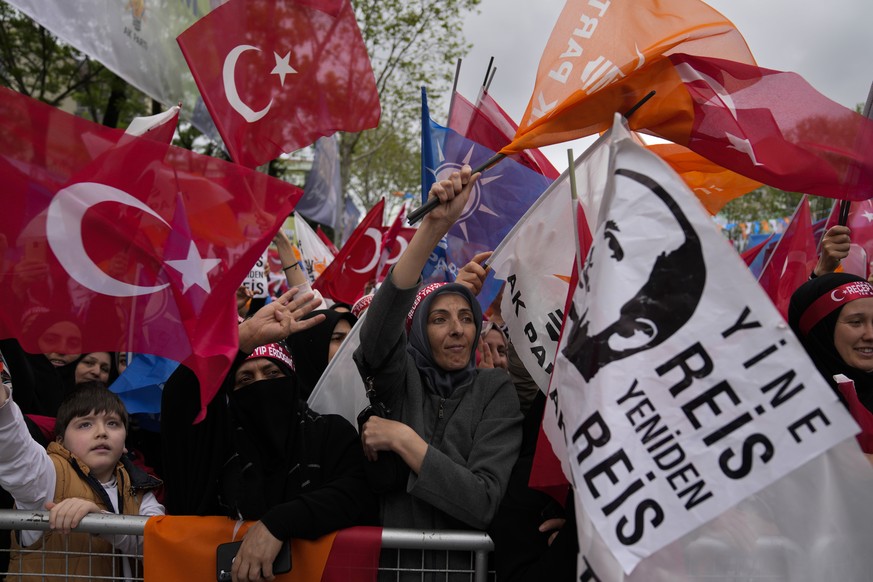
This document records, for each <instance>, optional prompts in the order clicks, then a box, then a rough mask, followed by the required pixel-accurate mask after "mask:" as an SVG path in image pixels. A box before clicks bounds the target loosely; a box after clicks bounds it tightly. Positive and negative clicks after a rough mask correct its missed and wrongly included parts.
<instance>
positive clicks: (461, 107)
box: [449, 91, 560, 180]
mask: <svg viewBox="0 0 873 582" xmlns="http://www.w3.org/2000/svg"><path fill="white" fill-rule="evenodd" d="M451 109H452V116H451V118H450V119H449V128H450V129H453V130H455V131H457V132H458V133H459V134H461V135H462V136H464V137H466V138H467V139H469V140H471V141H474V142H476V143H478V144H480V145H483V146H485V147H487V148H488V149H490V150H493V151H495V152H496V151H500V150H501V149H502V148H503V146H505V145H506V144H508V143H509V142H510V141H512V138H513V136H515V132H516V131H517V130H518V125H517V124H516V123H515V122H514V121H513V120H512V118H511V117H509V114H508V113H506V112H505V111H504V110H503V109H502V108H501V107H500V105H498V104H497V101H495V100H494V98H493V97H491V95H489V94H488V92H487V91H482V93H481V94H480V95H479V103H478V104H477V105H473V104H472V103H470V102H469V101H467V100H466V99H465V98H464V97H463V96H462V95H461V94H460V93H458V92H455V93H454V94H453V95H452V108H451ZM510 157H511V158H512V159H513V160H515V161H516V162H518V163H520V164H523V165H525V166H527V167H528V168H530V169H531V170H533V171H534V172H536V173H538V174H542V175H543V176H545V177H546V178H549V179H551V180H554V179H555V178H557V177H558V176H559V175H560V173H559V172H558V171H557V170H556V169H555V167H554V166H553V165H552V163H551V162H550V161H549V159H548V158H547V157H546V156H545V155H544V154H543V153H542V152H541V151H540V150H538V149H536V148H531V149H529V150H525V151H522V152H519V153H518V154H514V155H512V156H510Z"/></svg>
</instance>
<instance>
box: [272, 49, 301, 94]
mask: <svg viewBox="0 0 873 582" xmlns="http://www.w3.org/2000/svg"><path fill="white" fill-rule="evenodd" d="M273 56H274V57H276V66H275V67H273V70H272V71H270V74H271V75H279V83H281V85H282V86H283V87H284V86H285V75H296V74H297V71H296V70H294V67H292V66H291V64H290V63H289V62H288V61H289V59H290V58H291V51H288V52H287V53H285V56H284V57H280V56H279V53H275V52H274V53H273Z"/></svg>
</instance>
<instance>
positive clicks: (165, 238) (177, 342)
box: [0, 89, 302, 409]
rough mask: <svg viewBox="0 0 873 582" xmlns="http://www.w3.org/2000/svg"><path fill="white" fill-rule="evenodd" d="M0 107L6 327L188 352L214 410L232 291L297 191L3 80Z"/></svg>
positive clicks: (91, 345)
mask: <svg viewBox="0 0 873 582" xmlns="http://www.w3.org/2000/svg"><path fill="white" fill-rule="evenodd" d="M0 119H2V130H0V179H2V183H3V184H4V189H5V190H4V196H3V202H4V211H3V212H2V213H0V239H2V241H3V242H5V247H6V249H5V252H4V253H3V254H2V255H0V256H2V261H0V283H2V284H0V303H2V305H3V309H2V310H0V337H16V338H18V339H19V341H20V342H21V344H22V346H23V347H24V349H25V350H27V351H29V352H32V353H44V352H46V351H47V350H46V349H43V348H42V347H41V346H42V344H43V340H44V334H45V333H48V332H51V330H52V328H54V327H56V326H58V325H61V326H62V327H63V328H64V329H65V330H66V331H67V332H69V333H74V334H76V335H79V336H80V337H81V345H82V351H83V352H89V351H129V352H141V353H150V354H156V355H159V356H163V357H166V358H171V359H174V360H177V361H181V362H183V363H184V364H185V365H186V366H188V367H189V368H191V369H192V370H193V371H194V373H195V374H196V375H197V376H198V378H199V379H200V383H201V388H202V394H201V401H202V404H203V407H204V409H205V406H206V404H207V403H208V402H209V401H210V400H211V398H212V396H214V394H215V392H216V390H217V389H218V387H219V385H220V383H221V381H222V379H223V378H224V375H225V374H226V372H227V370H228V369H229V367H230V364H231V361H232V359H233V357H234V356H235V354H236V351H237V342H238V336H237V316H236V307H235V302H234V299H233V297H234V294H235V292H236V289H237V287H238V286H239V284H240V283H241V282H242V280H243V279H244V278H245V276H246V275H247V274H248V271H249V268H250V267H251V265H253V264H254V263H255V261H257V259H258V257H259V256H260V255H261V253H262V252H263V250H264V249H265V248H266V247H267V244H268V243H269V241H270V239H271V237H272V236H273V234H274V233H275V232H276V231H277V230H278V228H279V225H280V224H281V221H282V220H284V218H285V217H286V216H287V215H288V213H289V212H290V211H291V209H292V208H293V206H294V204H295V203H296V201H297V200H298V199H299V198H300V196H301V194H302V192H301V190H300V189H299V188H296V187H294V186H291V185H290V184H287V183H285V182H282V181H279V180H275V179H273V178H270V177H269V176H266V175H265V174H262V173H257V172H252V171H250V170H248V169H246V168H242V167H240V166H237V165H234V164H228V163H226V162H223V161H221V160H218V159H215V158H211V157H207V156H201V155H198V154H195V153H193V152H191V151H188V150H184V149H181V148H175V147H172V146H169V145H166V144H161V143H158V142H156V141H153V140H149V139H140V138H135V137H130V136H128V137H126V138H125V139H124V140H121V141H119V140H120V138H121V137H122V132H121V131H119V130H113V129H108V128H105V127H103V126H100V125H96V124H94V123H91V122H89V121H86V120H83V119H80V118H77V117H74V116H72V115H69V114H67V113H64V112H63V111H61V110H59V109H55V108H52V107H49V106H47V105H45V104H43V103H40V102H38V101H35V100H32V99H29V98H27V97H24V96H22V95H20V94H18V93H14V92H12V91H8V90H6V89H0ZM46 321H48V322H54V323H52V324H51V325H50V326H49V327H46V325H45V324H44V323H42V322H46ZM55 331H57V330H55Z"/></svg>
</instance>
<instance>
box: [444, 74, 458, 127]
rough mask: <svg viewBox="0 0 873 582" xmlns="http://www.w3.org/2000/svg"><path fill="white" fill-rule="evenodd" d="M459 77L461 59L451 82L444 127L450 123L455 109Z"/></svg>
mask: <svg viewBox="0 0 873 582" xmlns="http://www.w3.org/2000/svg"><path fill="white" fill-rule="evenodd" d="M460 76H461V57H458V63H457V64H456V65H455V80H454V81H453V82H452V96H451V97H450V98H449V116H448V117H447V118H446V127H449V125H450V124H451V123H452V110H453V109H454V108H455V93H457V92H458V77H460Z"/></svg>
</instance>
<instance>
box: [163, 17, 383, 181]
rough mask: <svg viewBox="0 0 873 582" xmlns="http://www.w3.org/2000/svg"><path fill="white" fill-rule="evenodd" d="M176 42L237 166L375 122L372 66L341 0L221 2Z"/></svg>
mask: <svg viewBox="0 0 873 582" xmlns="http://www.w3.org/2000/svg"><path fill="white" fill-rule="evenodd" d="M323 4H324V5H325V6H326V7H327V9H326V10H325V9H324V6H322V5H323ZM337 6H339V10H338V11H336V10H335V8H336V7H337ZM319 7H321V8H319ZM331 13H333V14H334V15H332V14H331ZM177 40H178V42H179V46H180V47H181V49H182V53H183V55H184V56H185V60H186V61H187V62H188V66H189V67H190V69H191V72H192V73H193V75H194V80H195V81H196V82H197V86H198V88H199V89H200V93H201V94H202V96H203V100H204V102H205V103H206V107H207V108H208V109H209V113H210V114H211V115H212V119H213V120H214V121H215V125H216V127H217V128H218V131H219V132H220V133H221V137H222V139H223V140H224V143H225V145H226V146H227V150H228V153H230V156H231V158H233V159H234V160H235V161H236V162H237V163H240V164H242V165H245V166H249V167H254V166H258V165H260V164H263V163H265V162H268V161H270V160H272V159H274V158H276V157H278V156H279V155H280V154H281V153H283V152H289V151H293V150H296V149H299V148H301V147H304V146H307V145H310V144H312V143H314V142H315V140H316V139H318V138H319V137H321V136H326V135H331V134H333V133H334V132H336V131H338V130H342V131H350V132H355V131H362V130H364V129H369V128H372V127H375V126H376V125H377V124H378V123H379V115H380V108H379V96H378V93H377V91H376V81H375V78H374V76H373V69H372V67H371V66H370V59H369V56H368V55H367V49H366V46H365V45H364V41H363V39H362V38H361V32H360V30H359V29H358V24H357V22H356V20H355V12H354V9H353V8H352V6H351V4H350V3H349V2H348V0H342V2H339V1H338V0H333V1H332V2H327V3H322V2H315V1H314V0H306V1H302V0H230V1H229V2H227V3H225V4H223V5H222V6H219V7H218V8H216V9H215V10H213V11H212V12H210V13H209V14H207V15H206V16H204V17H203V18H201V19H200V20H198V21H197V22H196V23H195V24H194V25H192V26H191V27H190V28H188V29H187V30H186V31H185V32H183V33H182V34H181V35H179V37H178V39H177Z"/></svg>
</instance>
